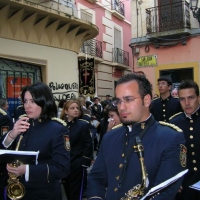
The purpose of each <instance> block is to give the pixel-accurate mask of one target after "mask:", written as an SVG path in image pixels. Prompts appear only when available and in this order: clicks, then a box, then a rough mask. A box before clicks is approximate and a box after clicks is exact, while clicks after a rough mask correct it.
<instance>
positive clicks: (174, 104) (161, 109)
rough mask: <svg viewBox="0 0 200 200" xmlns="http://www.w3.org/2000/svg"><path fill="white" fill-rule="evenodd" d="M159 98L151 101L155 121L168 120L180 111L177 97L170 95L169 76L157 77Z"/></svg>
mask: <svg viewBox="0 0 200 200" xmlns="http://www.w3.org/2000/svg"><path fill="white" fill-rule="evenodd" d="M158 89H159V92H160V98H155V99H153V100H152V103H151V113H152V115H153V116H154V118H155V120H157V121H165V122H168V121H169V118H170V117H171V116H172V115H174V114H176V113H179V112H181V111H182V109H181V106H180V102H179V99H178V98H174V97H172V96H171V93H170V91H171V89H172V80H171V78H170V77H169V76H161V77H160V78H159V79H158Z"/></svg>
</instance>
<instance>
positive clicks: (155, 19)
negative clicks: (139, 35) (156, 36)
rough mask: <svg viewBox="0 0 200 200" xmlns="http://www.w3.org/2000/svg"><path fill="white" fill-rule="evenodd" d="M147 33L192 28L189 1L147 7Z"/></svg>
mask: <svg viewBox="0 0 200 200" xmlns="http://www.w3.org/2000/svg"><path fill="white" fill-rule="evenodd" d="M146 28H147V33H148V34H149V33H157V32H163V31H170V30H176V29H181V28H190V12H189V3H188V2H186V1H180V2H177V3H172V4H166V5H162V6H156V7H153V8H147V9H146Z"/></svg>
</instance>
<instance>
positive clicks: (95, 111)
mask: <svg viewBox="0 0 200 200" xmlns="http://www.w3.org/2000/svg"><path fill="white" fill-rule="evenodd" d="M91 109H92V116H93V117H95V118H96V119H97V120H98V121H99V122H100V121H101V118H102V117H103V113H102V106H101V104H100V103H99V98H98V97H94V104H93V106H92V107H91Z"/></svg>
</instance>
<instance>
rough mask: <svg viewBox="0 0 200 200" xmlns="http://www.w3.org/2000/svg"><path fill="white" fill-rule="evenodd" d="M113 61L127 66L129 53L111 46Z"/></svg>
mask: <svg viewBox="0 0 200 200" xmlns="http://www.w3.org/2000/svg"><path fill="white" fill-rule="evenodd" d="M113 62H117V63H120V64H123V65H127V66H129V53H128V52H126V51H123V50H122V49H119V48H113Z"/></svg>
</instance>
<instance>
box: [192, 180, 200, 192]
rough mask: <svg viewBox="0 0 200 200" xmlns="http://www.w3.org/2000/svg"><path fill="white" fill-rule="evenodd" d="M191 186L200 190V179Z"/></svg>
mask: <svg viewBox="0 0 200 200" xmlns="http://www.w3.org/2000/svg"><path fill="white" fill-rule="evenodd" d="M190 188H193V189H195V190H199V191H200V181H198V182H197V183H195V184H193V185H191V186H190Z"/></svg>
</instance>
